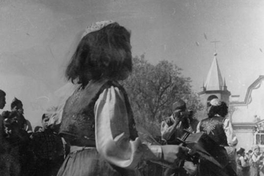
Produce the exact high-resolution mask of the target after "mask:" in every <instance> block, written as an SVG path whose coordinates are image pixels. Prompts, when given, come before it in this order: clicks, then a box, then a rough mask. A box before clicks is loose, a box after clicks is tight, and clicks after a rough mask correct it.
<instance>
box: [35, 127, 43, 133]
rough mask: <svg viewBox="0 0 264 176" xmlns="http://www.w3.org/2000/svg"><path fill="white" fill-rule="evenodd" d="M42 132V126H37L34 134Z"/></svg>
mask: <svg viewBox="0 0 264 176" xmlns="http://www.w3.org/2000/svg"><path fill="white" fill-rule="evenodd" d="M41 131H42V127H41V126H36V127H35V128H34V133H37V132H41Z"/></svg>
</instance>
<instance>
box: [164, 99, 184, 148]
mask: <svg viewBox="0 0 264 176" xmlns="http://www.w3.org/2000/svg"><path fill="white" fill-rule="evenodd" d="M172 111H173V113H172V115H171V116H169V117H168V118H167V119H166V120H164V121H162V122H161V137H162V139H164V140H166V142H167V143H168V144H175V142H176V141H175V140H176V139H177V137H179V136H178V135H177V134H176V133H177V130H178V128H179V126H180V124H181V122H180V120H181V118H182V116H183V115H184V112H186V103H185V102H184V101H183V100H181V99H179V100H177V101H176V102H174V103H173V105H172Z"/></svg>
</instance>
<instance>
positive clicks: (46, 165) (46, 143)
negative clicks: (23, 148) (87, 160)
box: [32, 114, 64, 176]
mask: <svg viewBox="0 0 264 176" xmlns="http://www.w3.org/2000/svg"><path fill="white" fill-rule="evenodd" d="M48 121H49V116H48V115H47V114H43V115H42V117H41V123H42V131H40V132H35V133H33V135H32V145H33V151H34V154H35V156H36V165H35V169H34V170H35V171H34V174H33V176H55V175H56V174H57V171H58V169H59V168H60V166H61V164H62V162H63V160H64V148H63V143H62V139H61V137H60V136H59V135H58V134H57V133H55V132H54V131H53V129H52V128H50V126H48Z"/></svg>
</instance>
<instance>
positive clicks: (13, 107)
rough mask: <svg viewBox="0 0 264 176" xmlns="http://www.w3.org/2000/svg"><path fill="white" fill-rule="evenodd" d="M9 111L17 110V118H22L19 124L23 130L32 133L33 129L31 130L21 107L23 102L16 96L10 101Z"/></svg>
mask: <svg viewBox="0 0 264 176" xmlns="http://www.w3.org/2000/svg"><path fill="white" fill-rule="evenodd" d="M11 111H12V112H14V111H15V112H17V115H18V118H21V119H24V120H23V124H20V125H21V126H22V128H23V129H24V130H25V131H27V132H28V133H32V132H33V130H32V126H31V123H30V122H29V121H28V120H27V119H26V118H25V117H24V108H23V103H22V101H21V100H19V99H17V98H16V97H15V98H14V99H13V101H12V103H11ZM21 122H22V121H21Z"/></svg>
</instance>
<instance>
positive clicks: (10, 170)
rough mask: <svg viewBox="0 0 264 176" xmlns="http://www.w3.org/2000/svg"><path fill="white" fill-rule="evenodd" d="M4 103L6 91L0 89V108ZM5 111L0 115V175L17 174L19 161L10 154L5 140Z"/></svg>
mask: <svg viewBox="0 0 264 176" xmlns="http://www.w3.org/2000/svg"><path fill="white" fill-rule="evenodd" d="M5 105H6V93H5V91H3V90H1V89H0V109H1V110H2V109H4V107H5ZM5 116H6V114H5V111H4V112H3V113H2V114H1V115H0V175H4V176H5V175H13V176H19V174H20V167H19V162H18V160H17V159H16V158H14V157H13V156H12V155H11V154H10V149H11V148H12V146H11V145H10V144H9V143H8V141H7V140H6V133H5V132H6V131H5V124H4V117H5Z"/></svg>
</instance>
